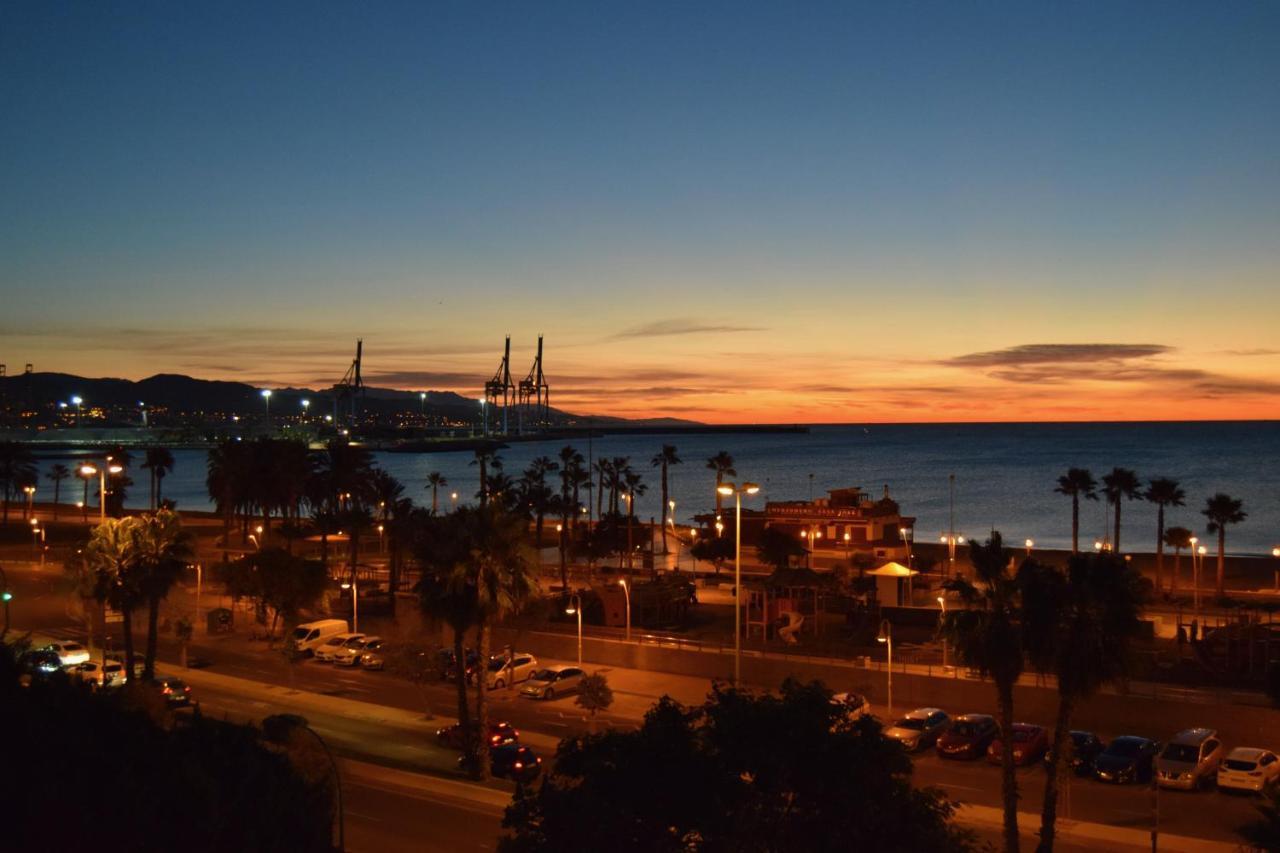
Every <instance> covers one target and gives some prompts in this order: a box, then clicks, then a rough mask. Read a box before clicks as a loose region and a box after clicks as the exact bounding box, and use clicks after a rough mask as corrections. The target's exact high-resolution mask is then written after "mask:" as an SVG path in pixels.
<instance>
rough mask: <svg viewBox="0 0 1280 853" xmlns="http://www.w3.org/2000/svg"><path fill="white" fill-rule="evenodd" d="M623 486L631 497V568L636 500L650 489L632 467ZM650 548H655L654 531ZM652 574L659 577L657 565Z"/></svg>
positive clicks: (624, 477) (628, 520)
mask: <svg viewBox="0 0 1280 853" xmlns="http://www.w3.org/2000/svg"><path fill="white" fill-rule="evenodd" d="M622 485H623V486H625V487H626V489H627V494H628V495H630V497H628V498H627V565H628V566H630V565H631V559H632V557H633V556H634V554H633V552H632V546H631V527H632V524H633V522H634V521H635V517H636V498H638V497H641V496H642V495H644V493H645V492H647V491H648V490H649V487H648V486H646V485H645V484H644V478H643V477H641V476H640V475H639V474H638V473H636V472H635V471H633V470H631V466H630V465H628V466H627V467H626V468H624V469H623V471H622ZM649 547H650V548H652V547H653V532H652V531H650V532H649ZM652 574H653V576H654V577H655V578H656V577H657V576H658V568H657V566H656V565H654V567H653V570H652Z"/></svg>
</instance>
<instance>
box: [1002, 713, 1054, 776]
mask: <svg viewBox="0 0 1280 853" xmlns="http://www.w3.org/2000/svg"><path fill="white" fill-rule="evenodd" d="M1048 750H1049V733H1048V732H1047V731H1045V728H1044V726H1037V725H1034V724H1032V723H1014V724H1013V763H1014V764H1016V765H1019V766H1026V765H1028V764H1034V763H1035V762H1037V761H1039V760H1040V759H1041V758H1044V754H1045V753H1046V752H1047V751H1048ZM1003 756H1004V740H1003V739H1002V738H1001V737H1000V736H999V735H997V736H996V739H995V740H993V741H991V745H990V746H988V747H987V761H990V762H991V763H992V764H999V763H1000V761H1001V759H1002V758H1003Z"/></svg>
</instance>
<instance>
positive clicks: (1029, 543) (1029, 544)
mask: <svg viewBox="0 0 1280 853" xmlns="http://www.w3.org/2000/svg"><path fill="white" fill-rule="evenodd" d="M1023 544H1024V545H1026V546H1027V556H1028V557H1030V556H1031V549H1032V548H1034V547H1036V543H1035V541H1034V540H1032V539H1028V540H1027V541H1026V542H1024V543H1023Z"/></svg>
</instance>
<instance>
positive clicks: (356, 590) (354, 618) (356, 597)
mask: <svg viewBox="0 0 1280 853" xmlns="http://www.w3.org/2000/svg"><path fill="white" fill-rule="evenodd" d="M342 588H343V589H349V590H351V631H352V633H359V632H360V583H359V581H358V580H356V576H355V575H352V576H351V581H350V583H348V582H346V581H343V583H342Z"/></svg>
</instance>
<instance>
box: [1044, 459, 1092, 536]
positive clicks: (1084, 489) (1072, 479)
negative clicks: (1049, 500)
mask: <svg viewBox="0 0 1280 853" xmlns="http://www.w3.org/2000/svg"><path fill="white" fill-rule="evenodd" d="M1097 488H1098V483H1097V481H1095V480H1094V479H1093V475H1092V474H1090V473H1089V469H1088V468H1070V469H1068V470H1067V473H1066V474H1063V475H1062V476H1061V477H1059V478H1058V485H1057V487H1056V488H1055V489H1054V491H1055V492H1057V493H1058V494H1060V495H1067V496H1068V497H1070V498H1071V553H1072V554H1078V553H1079V552H1080V498H1082V497H1083V498H1086V499H1088V500H1091V501H1096V500H1097V499H1098V492H1097Z"/></svg>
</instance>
